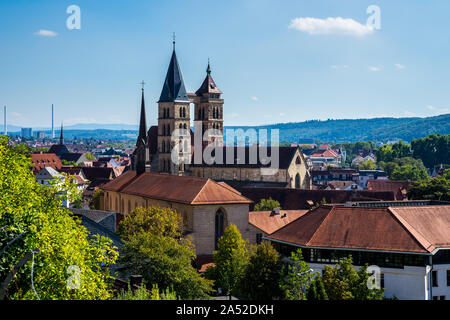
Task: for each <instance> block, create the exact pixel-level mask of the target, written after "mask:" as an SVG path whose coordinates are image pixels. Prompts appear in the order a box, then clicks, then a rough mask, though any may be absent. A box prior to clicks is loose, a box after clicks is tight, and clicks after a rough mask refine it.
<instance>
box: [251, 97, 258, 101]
mask: <svg viewBox="0 0 450 320" xmlns="http://www.w3.org/2000/svg"><path fill="white" fill-rule="evenodd" d="M250 99H252V100H253V101H258V100H259V98H258V97H251V98H250Z"/></svg>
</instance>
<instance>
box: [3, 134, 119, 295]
mask: <svg viewBox="0 0 450 320" xmlns="http://www.w3.org/2000/svg"><path fill="white" fill-rule="evenodd" d="M0 181H1V183H0V248H4V247H5V245H6V243H7V242H9V241H10V240H11V239H13V238H15V237H16V236H18V235H20V234H22V233H23V236H22V237H21V238H20V239H19V240H17V241H16V242H15V243H14V244H13V245H11V246H10V247H8V248H7V249H6V251H5V252H4V253H3V254H2V255H1V256H0V281H3V279H5V278H6V275H7V273H9V272H10V271H11V268H12V266H13V265H15V264H16V263H17V262H18V261H19V260H20V259H21V258H22V257H23V256H24V255H25V254H26V253H28V252H30V251H32V250H34V249H35V248H38V249H39V252H38V253H37V254H36V255H35V259H34V260H35V264H34V268H33V269H34V270H33V278H34V279H33V280H34V287H35V289H36V293H37V295H36V294H35V293H34V291H33V290H32V287H31V264H32V261H28V262H27V263H26V264H25V265H24V266H23V267H21V268H20V269H19V270H18V271H17V270H16V272H15V277H14V279H13V282H12V283H10V285H9V287H8V296H9V298H10V299H37V298H38V297H39V298H40V299H108V298H110V297H111V290H110V289H111V286H110V281H111V277H110V276H109V272H108V270H107V266H108V265H110V264H113V263H115V261H116V259H117V255H118V252H117V250H116V249H117V248H115V247H113V246H112V245H111V240H109V239H107V238H103V237H95V238H93V239H92V240H88V239H87V237H88V232H87V230H86V229H85V228H84V227H83V226H81V223H80V220H79V219H76V218H74V217H73V216H72V215H71V213H70V212H69V211H68V210H66V209H64V208H62V207H61V201H62V198H63V197H65V196H67V191H68V190H76V186H75V185H74V184H73V183H72V182H71V179H64V180H62V181H56V182H52V183H49V184H48V185H47V186H44V187H43V186H41V185H39V184H38V183H37V182H36V180H35V177H34V175H33V173H32V171H31V159H30V155H29V150H28V149H27V148H26V147H25V146H23V145H19V146H15V145H13V144H11V143H9V142H8V140H7V139H6V138H5V137H1V138H0ZM69 194H70V193H69ZM73 194H75V193H73ZM70 266H77V267H78V270H79V281H76V282H77V284H78V285H79V289H70V288H69V287H68V286H67V284H68V281H70V279H71V276H73V274H71V273H70V272H69V270H70V269H69V267H70Z"/></svg>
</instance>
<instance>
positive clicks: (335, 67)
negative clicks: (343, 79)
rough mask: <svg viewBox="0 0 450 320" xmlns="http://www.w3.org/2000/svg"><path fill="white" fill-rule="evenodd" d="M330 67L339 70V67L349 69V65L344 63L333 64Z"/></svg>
mask: <svg viewBox="0 0 450 320" xmlns="http://www.w3.org/2000/svg"><path fill="white" fill-rule="evenodd" d="M330 68H331V69H334V70H338V69H347V68H348V65H346V64H343V65H336V64H333V65H332V66H330Z"/></svg>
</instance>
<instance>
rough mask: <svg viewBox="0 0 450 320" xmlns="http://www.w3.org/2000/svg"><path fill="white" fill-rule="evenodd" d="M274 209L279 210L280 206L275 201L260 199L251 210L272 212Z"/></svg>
mask: <svg viewBox="0 0 450 320" xmlns="http://www.w3.org/2000/svg"><path fill="white" fill-rule="evenodd" d="M275 208H279V209H280V210H281V205H280V203H279V202H278V201H277V200H273V199H272V198H269V199H261V201H259V202H258V203H257V204H255V207H254V208H253V210H254V211H272V210H273V209H275Z"/></svg>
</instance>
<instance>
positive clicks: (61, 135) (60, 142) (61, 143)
mask: <svg viewBox="0 0 450 320" xmlns="http://www.w3.org/2000/svg"><path fill="white" fill-rule="evenodd" d="M59 144H60V145H63V144H64V133H63V123H62V121H61V134H60V135H59Z"/></svg>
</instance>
